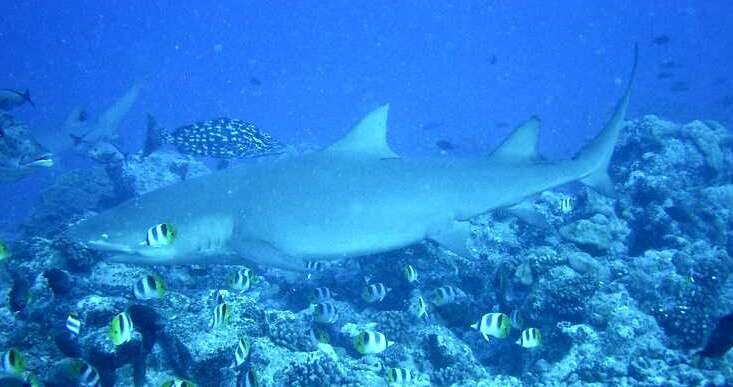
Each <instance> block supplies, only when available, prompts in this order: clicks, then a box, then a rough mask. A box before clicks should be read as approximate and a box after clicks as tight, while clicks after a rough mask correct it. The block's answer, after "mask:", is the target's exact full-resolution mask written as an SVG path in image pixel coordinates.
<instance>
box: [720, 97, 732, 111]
mask: <svg viewBox="0 0 733 387" xmlns="http://www.w3.org/2000/svg"><path fill="white" fill-rule="evenodd" d="M719 102H720V105H721V106H723V107H726V108H727V107H728V106H731V105H733V95H726V96H724V97H723V98H721V99H720V101H719Z"/></svg>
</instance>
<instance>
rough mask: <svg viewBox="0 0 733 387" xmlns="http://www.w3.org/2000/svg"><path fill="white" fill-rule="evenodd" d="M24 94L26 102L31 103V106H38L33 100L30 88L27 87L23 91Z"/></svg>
mask: <svg viewBox="0 0 733 387" xmlns="http://www.w3.org/2000/svg"><path fill="white" fill-rule="evenodd" d="M22 95H23V99H24V100H25V101H26V102H28V103H29V104H31V106H33V107H36V104H35V103H33V100H31V91H30V90H28V89H25V93H23V94H22Z"/></svg>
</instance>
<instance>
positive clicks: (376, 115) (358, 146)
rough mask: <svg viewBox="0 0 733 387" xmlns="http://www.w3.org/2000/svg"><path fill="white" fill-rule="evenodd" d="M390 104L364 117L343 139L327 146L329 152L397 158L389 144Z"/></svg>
mask: <svg viewBox="0 0 733 387" xmlns="http://www.w3.org/2000/svg"><path fill="white" fill-rule="evenodd" d="M388 113H389V105H382V106H380V107H378V108H377V109H376V110H374V111H372V112H371V113H369V114H367V116H366V117H364V118H362V119H361V121H359V123H358V124H356V126H355V127H354V128H353V129H351V131H350V132H349V133H348V134H347V135H346V136H344V137H343V138H342V139H340V140H338V141H336V142H335V143H334V144H332V145H331V146H329V147H328V148H326V151H328V152H339V153H347V154H352V155H363V156H373V157H377V158H395V157H398V156H397V154H396V153H395V152H394V151H393V150H392V149H390V148H389V145H387V114H388Z"/></svg>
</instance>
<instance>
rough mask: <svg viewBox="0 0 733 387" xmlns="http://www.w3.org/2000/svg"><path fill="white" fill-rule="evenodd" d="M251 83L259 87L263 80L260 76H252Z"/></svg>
mask: <svg viewBox="0 0 733 387" xmlns="http://www.w3.org/2000/svg"><path fill="white" fill-rule="evenodd" d="M249 84H250V85H251V86H255V87H259V86H262V81H260V80H259V79H258V78H255V77H252V78H250V79H249Z"/></svg>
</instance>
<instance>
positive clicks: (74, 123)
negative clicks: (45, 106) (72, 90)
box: [43, 83, 142, 154]
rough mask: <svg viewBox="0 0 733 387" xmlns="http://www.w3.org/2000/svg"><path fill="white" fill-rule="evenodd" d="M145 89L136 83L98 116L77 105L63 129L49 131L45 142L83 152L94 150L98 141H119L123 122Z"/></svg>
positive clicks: (61, 149) (59, 150)
mask: <svg viewBox="0 0 733 387" xmlns="http://www.w3.org/2000/svg"><path fill="white" fill-rule="evenodd" d="M141 89H142V85H141V84H139V83H136V84H134V85H132V86H131V87H130V88H129V89H128V90H127V91H126V92H125V93H124V94H123V95H122V96H120V97H119V98H118V99H117V100H115V101H114V102H113V103H112V104H111V105H110V106H108V107H107V108H106V109H105V110H104V111H103V112H102V113H101V114H100V115H99V116H98V117H96V118H95V119H92V118H91V117H89V115H88V113H87V111H86V110H84V109H82V107H80V106H77V107H75V108H73V109H72V111H71V112H70V113H69V114H68V116H67V118H66V120H65V121H64V123H63V125H62V128H61V130H57V131H52V132H50V133H49V134H47V135H46V138H44V139H43V140H44V143H47V144H49V146H50V147H51V149H52V150H53V151H54V152H55V153H61V152H62V151H65V150H67V149H69V148H71V149H73V150H75V151H77V152H80V153H82V154H91V153H93V148H94V147H95V146H97V145H98V144H100V143H110V142H113V141H115V140H116V139H117V138H118V137H119V133H118V130H119V127H120V124H121V123H122V120H123V119H124V118H125V117H126V116H127V114H128V113H129V112H130V110H131V109H132V106H133V105H134V104H135V101H137V98H138V96H139V95H140V90H141Z"/></svg>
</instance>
